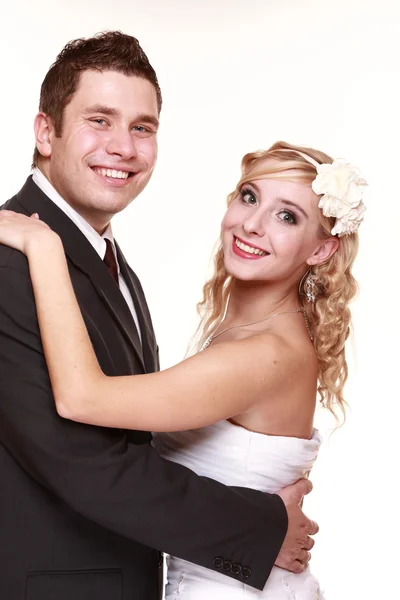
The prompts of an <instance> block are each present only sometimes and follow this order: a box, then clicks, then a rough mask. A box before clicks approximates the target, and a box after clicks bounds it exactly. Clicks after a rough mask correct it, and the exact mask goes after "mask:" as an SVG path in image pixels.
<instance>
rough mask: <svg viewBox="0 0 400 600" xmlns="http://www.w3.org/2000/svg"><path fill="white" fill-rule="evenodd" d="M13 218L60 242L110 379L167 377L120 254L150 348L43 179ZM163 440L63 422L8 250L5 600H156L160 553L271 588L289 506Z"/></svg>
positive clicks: (1, 330) (1, 348) (3, 415)
mask: <svg viewBox="0 0 400 600" xmlns="http://www.w3.org/2000/svg"><path fill="white" fill-rule="evenodd" d="M3 208H6V209H9V210H14V211H17V212H22V213H25V214H32V213H33V212H38V213H39V215H40V217H41V219H43V220H44V221H46V222H47V223H48V224H49V225H50V227H51V228H52V229H54V230H55V231H56V232H57V233H58V234H59V235H60V236H61V238H62V240H63V243H64V247H65V251H66V254H67V258H68V264H69V270H70V275H71V279H72V282H73V286H74V289H75V292H76V295H77V298H78V301H79V304H80V307H81V310H82V313H83V317H84V319H85V323H86V326H87V329H88V331H89V334H90V338H91V340H92V343H93V346H94V349H95V352H96V354H97V357H98V360H99V362H100V364H101V367H102V369H103V371H104V372H105V373H106V374H108V375H128V374H135V373H145V372H151V371H154V370H156V369H157V368H158V359H157V345H156V340H155V336H154V332H153V328H152V325H151V319H150V314H149V311H148V308H147V305H146V300H145V297H144V294H143V291H142V288H141V285H140V282H139V280H138V278H137V277H136V275H135V274H134V273H133V271H132V270H131V269H130V268H129V266H128V265H127V263H126V261H125V259H124V257H123V256H122V254H121V252H120V251H119V250H118V251H119V261H120V266H121V270H122V274H123V276H124V278H125V279H126V281H127V284H128V286H129V289H130V292H131V294H132V298H133V300H134V303H135V307H136V311H137V314H138V318H139V322H140V328H141V332H142V337H143V345H142V346H141V344H140V343H139V340H138V334H137V331H136V328H135V325H134V322H133V319H132V316H131V314H130V312H129V309H128V306H127V304H126V303H125V301H124V299H123V297H122V295H121V293H120V291H119V289H118V287H117V286H116V285H115V283H114V281H113V279H112V278H111V277H110V274H109V273H108V271H107V269H106V267H105V265H104V264H103V262H102V261H101V259H100V258H99V256H98V254H97V253H96V252H95V250H94V249H93V248H92V246H91V245H90V243H89V242H88V241H87V240H86V238H85V237H84V236H83V235H82V233H81V232H80V231H79V229H78V228H77V227H76V226H75V225H74V223H73V222H72V221H71V220H70V219H69V218H68V217H67V216H66V215H65V214H64V213H63V212H62V211H61V210H60V209H59V208H58V207H57V206H55V205H54V203H53V202H51V200H49V198H48V197H47V196H46V195H45V194H44V193H43V192H42V191H41V190H39V188H38V187H37V186H36V185H35V183H34V182H33V181H32V179H31V178H29V179H28V180H27V182H26V184H25V185H24V187H23V188H22V190H21V191H20V192H19V193H18V194H17V195H16V196H14V197H13V198H12V199H11V200H9V201H8V202H7V203H6V204H5V205H4V206H3ZM110 402H112V398H110ZM150 440H151V435H150V434H149V433H146V432H140V431H122V430H117V429H108V428H102V427H94V426H88V425H82V424H79V423H74V422H72V421H68V420H65V419H62V418H60V417H59V416H58V415H57V413H56V410H55V406H54V401H53V396H52V391H51V386H50V382H49V377H48V371H47V368H46V363H45V359H44V355H43V349H42V345H41V339H40V332H39V328H38V323H37V317H36V311H35V303H34V298H33V292H32V287H31V282H30V278H29V270H28V264H27V260H26V258H25V256H23V255H22V254H21V253H19V252H17V251H15V250H12V249H10V248H8V247H5V246H1V245H0V486H1V489H0V598H1V599H2V600H92V599H93V600H128V599H129V600H156V599H157V598H158V597H159V581H158V579H159V558H160V553H159V550H163V551H165V552H168V553H170V554H172V555H176V556H179V557H181V558H184V559H186V560H189V561H191V562H194V563H197V564H200V565H202V566H205V567H208V568H210V569H214V570H219V571H221V572H223V573H225V574H226V575H227V576H230V577H235V578H236V579H239V580H240V581H244V582H246V583H247V584H249V585H251V586H254V587H256V588H260V589H261V588H263V586H264V584H265V581H266V579H267V577H268V574H269V572H270V569H271V568H272V565H273V563H274V560H275V558H276V556H277V554H278V552H279V549H280V546H281V544H282V541H283V539H284V536H285V533H286V527H287V516H286V510H285V508H284V506H283V503H282V501H281V500H280V498H279V497H277V496H268V495H264V494H261V493H259V492H255V491H253V490H245V489H240V488H237V489H234V488H228V487H225V486H223V485H221V484H220V483H217V482H215V481H212V480H210V479H207V478H204V477H199V476H197V475H195V474H194V473H192V472H191V471H189V470H188V469H186V468H185V467H183V466H181V465H177V464H175V463H173V462H168V461H166V460H164V459H162V458H160V457H159V456H158V454H157V453H156V452H155V450H153V448H152V447H151V446H150Z"/></svg>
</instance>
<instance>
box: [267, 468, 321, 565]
mask: <svg viewBox="0 0 400 600" xmlns="http://www.w3.org/2000/svg"><path fill="white" fill-rule="evenodd" d="M311 490H312V484H311V482H310V481H308V479H300V480H299V481H297V482H296V483H294V484H293V485H289V486H287V487H285V488H284V489H283V490H281V491H280V492H278V496H280V497H281V498H282V500H283V502H284V504H285V507H286V510H287V514H288V522H289V523H288V530H287V533H286V537H285V539H284V542H283V544H282V547H281V550H280V552H279V554H278V556H277V559H276V561H275V564H276V565H277V566H278V567H281V568H282V569H287V570H288V571H292V572H293V573H301V572H302V571H304V569H305V568H306V566H307V564H308V561H309V560H310V558H311V554H310V550H311V548H312V547H313V546H314V540H313V539H312V538H311V537H310V536H311V535H315V534H316V533H318V530H319V527H318V525H317V523H315V522H314V521H311V520H310V519H309V518H308V517H306V515H305V514H304V513H303V511H302V510H301V505H302V502H303V498H304V496H305V495H306V494H309V493H310V492H311Z"/></svg>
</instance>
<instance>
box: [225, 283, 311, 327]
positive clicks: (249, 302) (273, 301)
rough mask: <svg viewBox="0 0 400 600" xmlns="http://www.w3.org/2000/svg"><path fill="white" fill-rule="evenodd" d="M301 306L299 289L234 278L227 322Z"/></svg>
mask: <svg viewBox="0 0 400 600" xmlns="http://www.w3.org/2000/svg"><path fill="white" fill-rule="evenodd" d="M296 308H299V301H298V293H297V289H293V287H291V288H290V289H287V288H285V287H284V286H283V285H282V283H277V284H274V283H270V284H265V283H263V284H257V282H243V281H238V280H236V279H235V280H234V281H233V285H232V290H231V293H230V297H229V305H228V310H227V313H226V317H225V321H224V322H225V323H229V324H230V323H237V322H244V323H245V322H250V321H257V320H261V319H264V318H265V317H267V316H268V315H270V314H273V313H276V312H280V311H285V310H295V309H296Z"/></svg>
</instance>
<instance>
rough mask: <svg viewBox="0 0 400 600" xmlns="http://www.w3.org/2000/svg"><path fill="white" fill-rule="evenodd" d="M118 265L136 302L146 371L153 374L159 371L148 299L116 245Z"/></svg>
mask: <svg viewBox="0 0 400 600" xmlns="http://www.w3.org/2000/svg"><path fill="white" fill-rule="evenodd" d="M115 245H116V248H117V255H118V264H119V266H120V269H121V274H122V276H123V278H124V280H125V281H126V284H127V286H128V289H129V292H130V294H131V296H132V299H133V301H134V305H135V310H136V314H137V317H138V321H139V327H140V332H141V334H142V349H143V358H144V362H145V365H146V371H148V372H153V371H155V370H158V365H157V357H156V352H157V350H156V346H157V344H156V341H155V337H154V330H153V325H152V322H151V318H150V313H149V309H148V307H147V303H146V299H145V296H144V293H143V290H142V287H141V285H140V283H139V280H138V279H137V277H136V275H135V274H134V273H133V271H132V269H130V267H129V265H128V263H127V261H126V260H125V257H124V255H123V254H122V252H121V249H120V247H119V246H118V244H117V243H116V244H115Z"/></svg>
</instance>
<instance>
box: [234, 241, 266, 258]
mask: <svg viewBox="0 0 400 600" xmlns="http://www.w3.org/2000/svg"><path fill="white" fill-rule="evenodd" d="M235 244H236V246H237V247H238V248H240V250H243V251H244V252H247V253H248V254H259V255H260V256H266V255H267V252H264V250H259V249H258V248H253V247H252V246H248V245H247V244H243V242H240V241H239V240H238V239H237V238H236V239H235Z"/></svg>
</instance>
